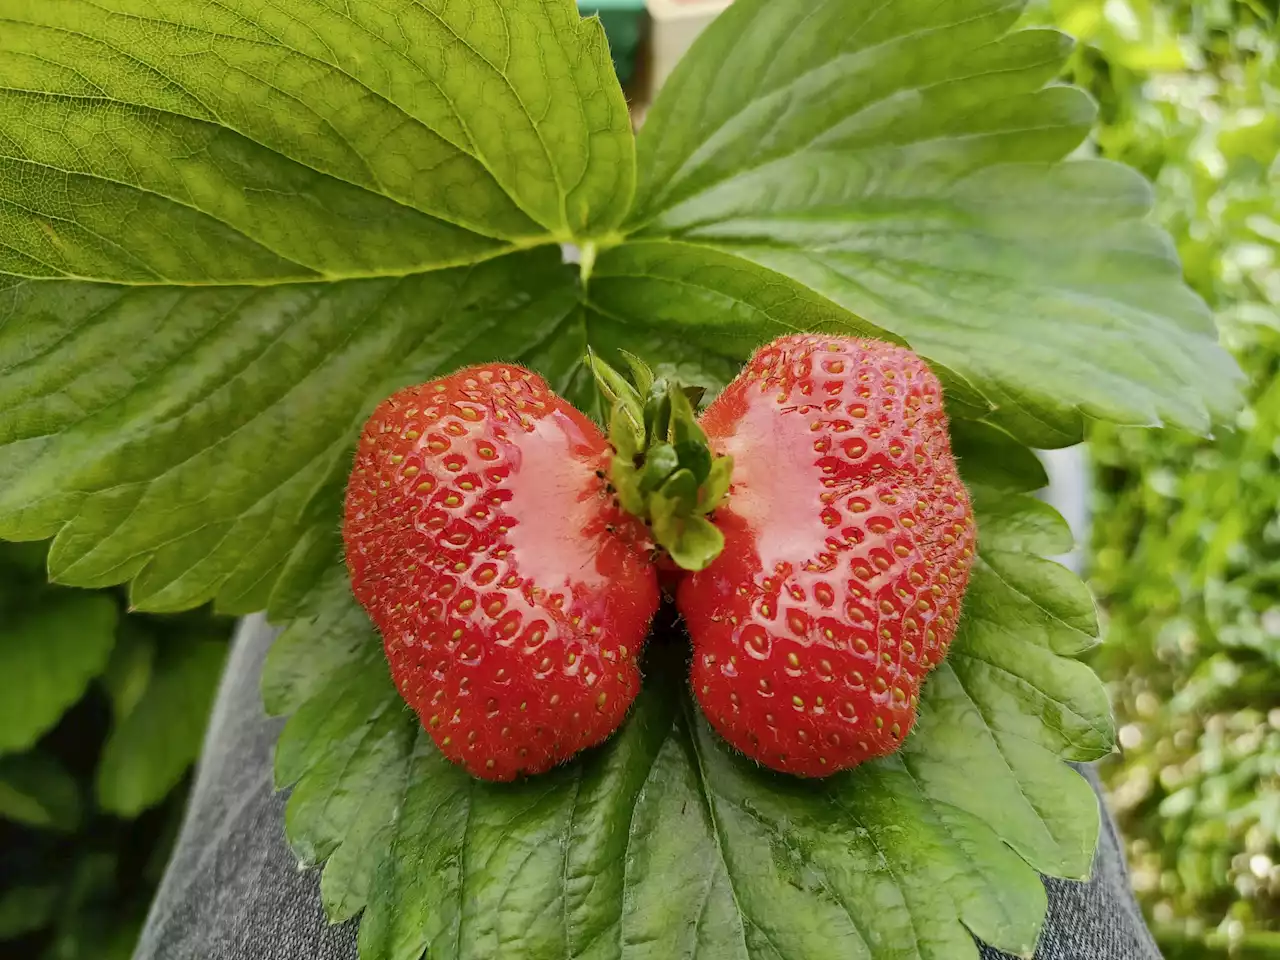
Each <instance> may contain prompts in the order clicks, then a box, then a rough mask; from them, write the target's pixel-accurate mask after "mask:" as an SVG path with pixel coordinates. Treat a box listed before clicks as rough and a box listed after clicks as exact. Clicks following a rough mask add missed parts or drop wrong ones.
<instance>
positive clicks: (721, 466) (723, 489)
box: [698, 454, 733, 513]
mask: <svg viewBox="0 0 1280 960" xmlns="http://www.w3.org/2000/svg"><path fill="white" fill-rule="evenodd" d="M732 482H733V457H731V456H729V455H728V454H725V455H724V456H721V457H716V458H715V459H714V460H712V461H711V470H710V472H709V473H708V474H707V479H706V480H705V481H703V484H702V490H701V491H700V495H701V499H700V500H699V502H698V512H699V513H710V512H711V511H712V510H714V509H715V508H716V507H718V506H720V504H721V503H723V502H724V498H725V495H726V494H728V492H729V484H731V483H732Z"/></svg>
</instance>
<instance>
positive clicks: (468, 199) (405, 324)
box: [0, 0, 635, 611]
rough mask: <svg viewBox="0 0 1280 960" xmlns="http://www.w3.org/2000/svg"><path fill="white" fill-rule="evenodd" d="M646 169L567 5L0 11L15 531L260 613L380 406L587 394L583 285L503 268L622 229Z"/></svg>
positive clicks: (0, 222) (0, 213)
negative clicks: (361, 429)
mask: <svg viewBox="0 0 1280 960" xmlns="http://www.w3.org/2000/svg"><path fill="white" fill-rule="evenodd" d="M634 169H635V163H634V140H633V137H632V135H631V131H630V119H629V117H628V113H627V108H626V104H625V101H624V99H623V96H622V93H621V90H620V88H619V87H618V84H617V80H616V78H615V77H614V76H613V72H612V66H611V62H610V58H609V53H608V50H607V46H606V44H605V41H604V34H603V32H602V30H601V28H600V24H599V22H598V21H595V20H582V19H580V18H579V15H578V12H577V8H576V5H575V4H574V3H573V2H572V0H481V2H478V3H467V4H457V3H449V2H445V0H429V2H423V0H392V2H388V3H370V2H366V0H361V2H355V3H350V4H334V3H331V2H326V0H287V2H283V3H263V2H261V0H229V2H224V3H218V4H208V3H204V2H200V0H174V2H171V3H165V4H163V5H157V4H154V3H152V2H150V0H106V2H101V3H99V2H89V0H59V2H57V3H45V2H43V0H0V232H2V233H3V235H4V239H3V242H0V490H2V491H3V492H2V493H0V536H4V537H7V538H11V539H38V538H45V537H50V536H54V535H55V534H56V535H57V536H56V539H55V541H54V545H53V551H52V554H51V557H50V572H51V574H52V575H53V577H54V578H55V579H57V580H60V581H63V582H67V583H74V584H79V585H86V586H101V585H105V584H110V583H119V582H122V581H125V580H133V581H134V582H133V600H134V602H135V604H136V605H137V606H138V607H140V608H143V609H150V610H175V609H182V608H187V607H191V606H195V605H198V604H200V603H202V602H204V601H206V600H209V599H211V598H216V599H217V601H218V602H219V604H220V605H221V606H222V607H223V608H225V609H227V610H229V611H250V610H255V609H261V608H262V607H264V606H266V604H267V601H268V598H269V596H270V593H271V589H272V587H273V585H274V583H275V581H276V580H277V578H278V577H279V576H280V574H281V572H282V571H288V570H289V568H290V556H291V554H295V553H298V552H300V551H302V550H303V547H302V546H300V545H299V540H300V538H301V539H306V537H307V535H308V531H309V530H311V529H315V528H323V529H325V530H330V529H332V526H333V520H332V513H331V512H329V513H326V512H325V509H329V508H331V507H332V505H333V499H332V497H329V496H327V494H329V493H331V492H332V490H333V485H334V481H335V480H337V481H338V482H340V480H341V476H342V473H343V461H344V458H345V456H346V455H347V454H346V448H347V447H348V445H349V444H350V442H351V440H352V437H353V436H354V431H355V428H356V427H357V425H358V424H359V422H360V420H361V418H362V417H363V416H364V415H365V414H367V412H368V410H369V409H371V407H372V406H373V404H375V403H376V402H377V401H378V400H380V399H381V398H382V397H383V396H385V395H386V394H387V393H388V392H390V391H391V390H393V389H395V388H396V387H398V386H401V385H403V384H404V383H406V382H409V381H411V380H414V379H419V378H421V377H424V376H428V375H430V374H431V373H434V372H438V371H439V370H441V369H447V368H449V367H452V366H456V365H458V364H460V363H463V362H466V361H467V360H478V359H493V358H495V357H508V358H520V359H527V360H528V361H529V362H536V361H541V366H542V367H543V369H549V370H552V371H558V372H559V373H560V374H561V377H560V380H559V381H558V382H557V385H558V386H562V387H564V386H566V385H569V384H570V383H571V382H572V378H573V376H574V374H572V373H571V372H566V371H568V369H569V364H570V362H571V363H572V364H576V363H577V360H578V355H579V354H580V353H581V350H582V348H583V347H584V346H585V339H584V337H583V335H582V332H581V331H582V322H581V316H580V315H579V314H578V313H577V312H576V311H575V306H574V297H575V294H574V291H573V288H572V285H571V282H572V271H569V270H567V269H562V268H561V267H560V266H559V256H558V252H557V251H556V249H555V247H553V246H548V248H547V249H546V250H545V251H543V253H531V254H521V253H516V254H515V255H513V256H510V257H504V256H503V255H504V254H508V253H511V252H512V251H518V250H520V249H521V248H524V247H528V246H531V245H535V244H544V245H550V244H554V243H556V242H560V241H567V240H570V239H573V240H578V241H589V240H591V238H593V237H597V236H601V237H603V236H608V235H610V234H611V233H613V232H614V231H615V230H616V228H617V227H618V225H619V224H620V223H621V221H622V220H623V218H624V217H625V215H626V212H627V210H628V208H629V206H630V203H631V198H632V193H633V187H634V178H635V177H634ZM495 258H497V259H495ZM486 260H494V262H493V263H492V264H490V265H488V266H485V265H479V266H477V265H476V264H479V263H481V262H482V261H486ZM90 281H93V282H90ZM318 495H320V496H318ZM294 563H295V565H296V564H297V563H305V558H304V557H298V558H296V559H295V561H294ZM308 585H309V584H308ZM286 606H287V605H286Z"/></svg>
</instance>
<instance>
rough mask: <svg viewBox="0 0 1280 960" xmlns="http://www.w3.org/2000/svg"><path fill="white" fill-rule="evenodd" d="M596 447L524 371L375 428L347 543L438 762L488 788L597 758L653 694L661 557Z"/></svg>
mask: <svg viewBox="0 0 1280 960" xmlns="http://www.w3.org/2000/svg"><path fill="white" fill-rule="evenodd" d="M611 457H612V451H611V449H610V447H609V445H608V444H607V442H606V441H605V438H604V437H603V436H602V435H601V433H600V431H599V429H598V428H597V427H596V426H595V425H594V424H593V423H592V422H591V421H590V420H588V419H587V418H586V417H585V416H583V415H582V414H581V413H579V412H578V411H577V410H575V409H574V408H573V407H571V406H570V405H569V404H568V403H566V402H565V401H564V400H562V399H560V398H559V397H557V396H556V395H555V394H554V393H552V391H551V389H550V388H549V387H548V386H547V384H546V383H545V382H544V381H543V380H542V379H541V378H540V377H538V376H536V375H535V374H533V373H530V372H529V371H527V370H523V369H521V368H520V367H515V366H510V365H507V364H489V365H486V366H478V367H470V368H467V369H465V370H460V371H458V372H457V373H454V374H452V375H450V376H447V377H444V378H443V379H440V380H434V381H432V382H430V383H425V384H422V385H420V386H414V387H409V388H407V389H405V390H401V391H400V392H399V393H397V394H395V395H394V396H392V397H391V398H389V399H388V400H386V401H384V402H383V403H382V404H381V405H380V406H379V407H378V408H377V410H376V411H374V413H373V416H372V417H371V418H370V419H369V421H368V423H366V424H365V427H364V430H363V433H362V434H361V437H360V443H359V447H358V450H357V454H356V460H355V467H354V469H353V471H352V474H351V479H350V483H349V485H348V488H347V497H346V509H345V518H344V523H343V530H342V533H343V541H344V543H345V546H346V560H347V566H348V568H349V571H350V574H351V584H352V588H353V590H354V592H355V595H356V598H357V599H358V600H359V601H360V603H361V604H362V605H363V606H364V608H365V609H366V610H367V611H368V613H369V616H370V617H371V618H372V620H373V622H374V623H375V625H376V626H377V627H378V630H379V631H380V632H381V634H382V638H383V643H384V647H385V650H386V654H387V659H388V660H389V661H390V665H391V675H392V677H393V678H394V680H395V684H396V686H397V688H398V689H399V691H400V694H401V695H402V696H403V697H404V699H405V700H406V701H407V702H408V704H409V706H411V707H412V708H413V710H414V711H415V712H416V713H417V715H418V717H419V719H420V720H421V721H422V724H423V725H424V726H425V727H426V729H427V731H428V732H429V733H430V735H431V737H432V739H433V740H434V741H435V743H436V745H437V746H438V747H439V748H440V750H441V752H442V753H444V755H445V756H447V757H449V759H451V760H453V761H454V762H456V763H459V764H461V765H462V766H464V767H465V768H466V769H467V770H468V771H470V772H471V773H472V774H474V775H475V776H478V777H483V778H484V779H487V780H510V779H512V778H514V777H516V776H517V775H519V774H521V773H537V772H539V771H542V770H546V769H548V768H550V767H552V766H554V765H555V764H557V763H560V762H561V761H563V760H565V759H567V758H568V757H570V756H572V755H573V754H574V753H575V752H577V751H578V750H581V749H583V748H585V747H588V746H591V745H592V744H596V743H599V742H600V741H601V740H603V739H605V738H606V737H607V736H608V735H609V734H610V733H611V732H612V731H613V730H614V729H615V728H616V727H617V726H618V725H619V723H621V721H622V718H623V716H624V715H625V713H626V711H627V708H628V706H629V705H630V704H631V701H632V700H633V699H634V697H635V695H636V693H637V691H638V690H639V686H640V673H639V669H638V667H637V656H638V655H639V653H640V648H641V645H642V644H643V642H644V639H645V634H646V632H647V630H648V627H649V621H650V619H651V618H652V616H653V614H654V612H655V611H656V609H657V607H658V586H657V574H656V571H655V567H654V565H653V563H652V562H651V560H650V552H651V550H652V547H653V544H652V543H651V541H650V537H649V535H648V532H647V531H646V529H645V527H644V526H643V524H641V523H640V522H639V521H638V520H637V519H635V518H632V517H630V516H628V515H626V514H625V513H623V512H622V511H621V509H620V508H619V507H618V506H617V504H616V501H615V499H614V496H613V493H612V490H611V488H609V486H608V485H607V480H606V479H605V475H604V472H603V471H604V470H605V469H606V468H607V467H608V466H609V464H610V460H611Z"/></svg>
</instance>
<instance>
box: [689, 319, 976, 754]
mask: <svg viewBox="0 0 1280 960" xmlns="http://www.w3.org/2000/svg"><path fill="white" fill-rule="evenodd" d="M701 424H702V426H703V428H704V429H705V430H706V432H707V434H708V436H709V437H710V439H711V442H712V444H713V446H714V447H715V448H716V450H717V452H721V453H728V454H731V455H732V456H733V457H734V464H735V466H734V475H733V486H732V487H731V490H730V496H729V499H728V501H727V503H726V504H725V505H724V506H722V507H721V508H720V509H719V510H717V512H716V518H715V522H716V525H717V526H718V527H719V528H720V530H721V531H722V532H723V533H724V535H725V549H724V552H723V553H722V554H721V555H720V557H719V558H718V559H717V560H716V561H715V562H714V563H712V564H711V566H710V567H708V568H707V569H706V570H704V571H702V572H700V573H697V574H693V575H691V576H689V577H687V578H686V579H685V580H684V581H683V582H682V583H681V586H680V591H679V596H678V600H679V606H680V611H681V613H682V614H683V615H684V618H685V620H686V623H687V624H688V627H689V632H690V636H691V637H692V639H693V644H694V661H693V671H692V679H693V684H694V691H695V694H696V695H697V697H698V699H699V702H700V703H701V705H702V707H703V710H704V711H705V713H706V714H707V716H708V718H709V719H710V721H711V723H712V725H713V726H715V727H716V729H717V730H718V731H719V732H720V733H721V734H722V735H723V736H724V737H725V738H726V739H727V740H729V742H730V743H732V744H734V745H735V746H736V747H738V748H739V749H740V750H742V751H743V752H744V753H746V754H748V755H750V756H752V757H754V758H755V759H757V760H759V761H760V762H762V763H764V764H767V765H768V766H771V767H774V768H775V769H778V770H783V771H786V772H790V773H796V774H800V775H803V776H826V775H828V774H831V773H833V772H835V771H837V770H842V769H847V768H848V767H851V766H855V765H856V764H859V763H862V762H863V761H865V760H868V759H871V758H874V757H878V756H883V755H885V754H888V753H891V752H893V751H894V750H896V749H897V748H898V747H899V746H900V745H901V743H902V741H903V739H904V738H905V737H906V736H907V733H908V732H909V731H910V729H911V727H912V725H913V724H914V722H915V717H916V705H917V702H918V697H919V692H920V686H921V683H922V682H923V680H924V677H925V675H926V674H927V673H928V672H929V670H931V669H932V668H933V667H935V666H936V665H937V664H938V663H939V662H941V660H942V659H943V657H945V656H946V651H947V647H948V645H949V644H950V642H951V639H952V637H953V636H954V634H955V629H956V624H957V622H958V620H959V616H960V604H961V600H962V598H963V596H964V590H965V586H966V584H967V582H968V577H969V568H970V565H971V563H972V556H973V549H974V537H975V531H974V524H973V518H972V510H971V506H970V502H969V496H968V493H967V491H966V490H965V488H964V486H963V484H962V483H961V482H960V478H959V475H958V473H957V471H956V465H955V460H954V458H953V457H952V454H951V444H950V438H949V435H948V432H947V420H946V415H945V413H944V412H943V403H942V389H941V387H940V385H939V383H938V380H937V378H936V377H935V376H934V374H933V373H932V372H931V371H930V370H929V369H928V367H927V366H926V365H925V364H924V362H923V361H922V360H921V359H920V358H919V357H917V356H916V355H915V354H914V353H912V352H911V351H909V350H906V349H903V348H901V347H896V346H893V345H890V344H887V343H882V342H879V341H874V340H854V339H848V338H827V337H814V336H793V337H785V338H783V339H781V340H778V341H776V342H774V343H772V344H769V345H768V346H766V347H764V348H763V349H761V350H760V351H759V352H758V353H757V354H756V355H755V356H754V357H753V358H752V360H751V362H750V363H749V364H748V365H747V367H746V369H745V370H744V371H743V372H742V374H741V375H740V376H739V377H738V379H736V380H735V381H734V382H733V383H732V384H730V386H729V387H728V389H726V390H725V392H724V393H723V394H722V395H721V396H720V397H719V398H717V399H716V401H715V402H714V403H712V405H711V406H710V407H709V408H708V409H707V411H706V413H705V414H704V415H703V417H702V419H701Z"/></svg>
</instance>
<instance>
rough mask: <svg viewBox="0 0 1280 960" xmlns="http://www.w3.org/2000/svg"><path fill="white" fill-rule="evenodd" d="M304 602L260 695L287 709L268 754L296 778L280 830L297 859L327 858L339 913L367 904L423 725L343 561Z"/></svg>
mask: <svg viewBox="0 0 1280 960" xmlns="http://www.w3.org/2000/svg"><path fill="white" fill-rule="evenodd" d="M310 603H311V607H312V615H311V616H310V617H306V618H303V619H300V620H298V621H296V622H295V623H294V624H293V625H291V626H290V627H289V629H287V630H286V631H285V632H284V633H283V634H281V636H280V637H279V639H277V640H276V642H275V644H274V645H273V646H272V648H271V652H270V653H269V654H268V656H267V663H266V667H265V669H264V671H263V675H262V688H263V702H264V704H265V706H266V708H267V712H268V713H272V714H277V715H279V714H286V713H289V714H293V716H291V717H290V719H289V722H288V723H287V724H286V725H285V728H284V730H283V732H282V733H281V738H280V744H279V745H278V746H277V748H276V758H275V778H276V785H277V786H279V787H286V786H292V785H295V784H296V786H295V789H294V790H293V792H292V794H291V795H290V797H289V802H288V805H287V807H286V812H285V834H286V836H287V837H288V839H289V842H290V843H291V844H292V846H293V849H294V852H295V853H296V854H297V855H298V858H299V860H300V862H301V863H303V864H305V865H314V864H317V863H319V862H321V861H323V860H325V859H326V858H328V864H327V866H326V867H325V871H324V876H323V877H322V880H321V885H320V893H321V898H322V900H323V902H324V906H325V911H326V912H327V914H328V916H329V919H330V920H331V921H333V922H335V923H336V922H340V921H342V920H346V919H349V918H351V917H353V916H355V915H356V914H358V913H359V912H360V911H361V910H363V909H364V906H365V903H366V901H367V899H368V894H369V889H370V886H371V884H372V881H373V875H374V872H375V870H376V869H377V867H378V865H379V864H380V863H381V862H382V861H383V859H385V857H386V855H387V850H388V847H389V844H390V841H391V836H392V832H393V827H394V822H395V820H396V819H397V817H398V810H399V806H400V803H401V800H402V797H403V794H404V791H405V789H406V788H407V785H408V780H407V778H408V776H409V764H410V755H411V751H412V747H413V742H414V739H415V731H416V730H420V729H421V728H420V727H419V725H418V722H417V719H416V718H415V717H414V716H413V715H412V714H411V713H410V712H409V711H408V709H407V708H406V707H405V706H404V704H403V702H402V701H401V700H400V699H399V697H398V696H397V694H396V692H395V688H394V687H393V686H392V684H391V679H390V677H389V676H388V674H387V669H386V665H385V660H384V659H383V654H382V642H381V640H380V638H379V637H378V635H377V634H376V633H375V632H374V630H373V628H372V627H371V625H370V624H369V621H368V619H367V618H366V617H365V615H364V611H362V610H361V609H360V608H359V607H358V606H357V605H356V603H355V601H354V599H353V598H352V596H351V592H350V588H349V587H348V586H347V576H346V569H345V568H343V567H335V568H334V569H332V570H331V571H330V572H329V573H328V574H327V575H326V577H325V578H324V579H323V580H322V581H321V583H320V585H319V586H318V587H317V588H316V589H315V590H314V592H313V595H312V599H311V601H310ZM317 733H320V734H321V735H320V736H317Z"/></svg>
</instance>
